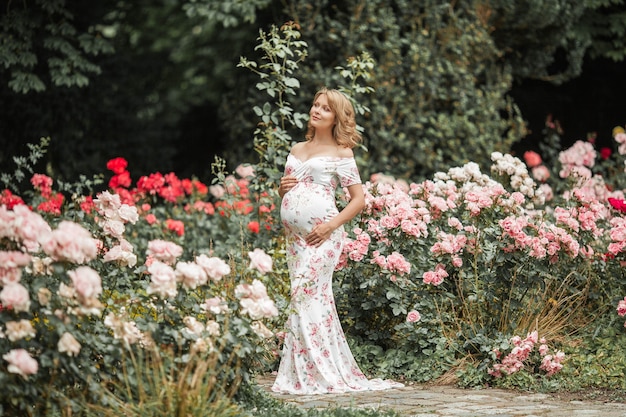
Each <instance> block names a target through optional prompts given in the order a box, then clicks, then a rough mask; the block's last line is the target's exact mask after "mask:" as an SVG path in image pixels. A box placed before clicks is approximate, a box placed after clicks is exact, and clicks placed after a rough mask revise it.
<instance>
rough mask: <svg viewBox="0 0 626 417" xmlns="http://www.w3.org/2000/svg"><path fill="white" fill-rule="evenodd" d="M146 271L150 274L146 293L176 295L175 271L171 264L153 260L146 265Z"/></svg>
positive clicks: (163, 295)
mask: <svg viewBox="0 0 626 417" xmlns="http://www.w3.org/2000/svg"><path fill="white" fill-rule="evenodd" d="M148 272H149V273H150V275H151V277H150V286H149V287H148V294H155V293H156V294H158V295H160V296H161V297H163V298H166V297H174V296H176V294H177V290H176V273H175V272H174V269H173V268H172V267H171V266H169V265H167V264H165V263H163V262H160V261H154V262H152V264H150V266H149V267H148Z"/></svg>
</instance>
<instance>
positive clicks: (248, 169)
mask: <svg viewBox="0 0 626 417" xmlns="http://www.w3.org/2000/svg"><path fill="white" fill-rule="evenodd" d="M235 172H236V173H237V175H239V176H240V177H241V178H247V177H254V176H255V173H254V167H253V166H252V165H239V166H238V167H237V168H235Z"/></svg>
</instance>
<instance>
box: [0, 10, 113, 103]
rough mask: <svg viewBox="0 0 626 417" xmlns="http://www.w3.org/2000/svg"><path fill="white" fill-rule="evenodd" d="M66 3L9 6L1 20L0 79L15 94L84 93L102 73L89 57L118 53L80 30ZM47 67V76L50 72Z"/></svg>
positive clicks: (93, 32) (98, 35)
mask: <svg viewBox="0 0 626 417" xmlns="http://www.w3.org/2000/svg"><path fill="white" fill-rule="evenodd" d="M74 20H75V17H74V14H73V13H72V12H71V10H70V8H69V7H67V6H66V4H65V1H54V0H32V1H25V2H8V4H7V7H6V8H3V10H2V15H0V28H2V33H3V36H2V37H1V39H2V40H1V41H0V57H1V58H0V60H1V61H0V64H2V65H1V66H0V73H3V74H7V77H6V79H7V80H8V81H7V83H8V86H9V87H10V88H11V89H12V90H13V91H14V92H16V93H20V94H26V93H28V92H31V91H34V92H41V91H44V90H46V88H48V87H50V86H51V85H53V86H56V87H74V86H76V87H85V86H87V85H88V84H89V77H90V76H93V75H98V74H100V67H99V66H98V65H97V64H95V63H93V62H91V61H90V60H89V59H88V58H87V56H89V55H91V56H95V55H98V54H110V53H112V52H113V48H112V46H111V44H110V43H109V41H108V40H106V39H105V38H104V37H103V36H102V33H100V32H99V31H97V30H95V29H94V28H93V27H91V28H89V29H87V30H86V31H84V32H80V31H79V30H77V29H76V26H75V24H74ZM45 66H47V70H46V68H45Z"/></svg>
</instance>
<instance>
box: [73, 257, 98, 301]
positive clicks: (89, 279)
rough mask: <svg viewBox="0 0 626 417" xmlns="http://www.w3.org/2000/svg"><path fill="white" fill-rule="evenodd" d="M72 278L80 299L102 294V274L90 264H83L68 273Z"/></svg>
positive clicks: (84, 299) (83, 299)
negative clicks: (89, 265)
mask: <svg viewBox="0 0 626 417" xmlns="http://www.w3.org/2000/svg"><path fill="white" fill-rule="evenodd" d="M67 274H68V275H69V276H70V278H71V279H72V283H73V284H74V289H75V290H76V294H77V295H78V299H79V300H80V301H81V302H82V301H86V300H89V299H92V298H96V297H98V296H99V295H100V294H102V280H101V279H100V275H98V273H97V272H96V271H95V270H93V269H91V268H90V267H88V266H81V267H79V268H77V269H75V270H74V271H69V272H68V273H67Z"/></svg>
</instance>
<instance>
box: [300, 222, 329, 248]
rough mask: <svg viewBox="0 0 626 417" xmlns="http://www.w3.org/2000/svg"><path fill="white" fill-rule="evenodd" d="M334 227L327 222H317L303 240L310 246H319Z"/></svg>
mask: <svg viewBox="0 0 626 417" xmlns="http://www.w3.org/2000/svg"><path fill="white" fill-rule="evenodd" d="M333 231H334V229H333V228H332V227H331V226H330V225H329V224H328V223H319V224H317V225H315V226H314V227H313V229H312V230H311V232H310V233H309V234H308V235H306V237H305V239H304V240H305V241H306V243H307V245H310V246H320V245H321V244H322V243H324V242H325V241H327V240H328V238H329V237H330V235H331V234H332V233H333Z"/></svg>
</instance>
